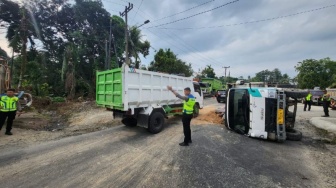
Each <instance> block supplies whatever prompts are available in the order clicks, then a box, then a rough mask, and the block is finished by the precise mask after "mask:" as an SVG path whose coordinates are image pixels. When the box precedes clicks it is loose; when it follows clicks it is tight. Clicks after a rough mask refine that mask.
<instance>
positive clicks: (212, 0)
mask: <svg viewBox="0 0 336 188" xmlns="http://www.w3.org/2000/svg"><path fill="white" fill-rule="evenodd" d="M214 1H215V0H211V1H207V2H204V3H202V4H199V5H196V6H194V7H191V8H188V9H186V10H184V11H181V12H178V13H175V14H172V15H170V16H165V17H162V18H159V19H156V20H153V21H152V22H156V21H159V20H164V19H166V18H170V17H173V16H176V15H179V14H182V13H185V12H188V11H190V10H192V9H195V8H198V7H201V6H203V5H206V4H208V3H211V2H214Z"/></svg>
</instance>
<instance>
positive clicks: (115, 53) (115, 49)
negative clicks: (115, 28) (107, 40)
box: [112, 34, 121, 67]
mask: <svg viewBox="0 0 336 188" xmlns="http://www.w3.org/2000/svg"><path fill="white" fill-rule="evenodd" d="M112 41H113V48H114V55H115V59H116V60H115V61H116V64H117V65H118V67H121V65H119V61H118V56H117V48H116V45H115V40H114V35H113V34H112Z"/></svg>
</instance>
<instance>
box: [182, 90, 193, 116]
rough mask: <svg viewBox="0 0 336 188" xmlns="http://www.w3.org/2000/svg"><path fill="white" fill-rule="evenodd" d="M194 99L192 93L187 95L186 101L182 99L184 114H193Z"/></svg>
mask: <svg viewBox="0 0 336 188" xmlns="http://www.w3.org/2000/svg"><path fill="white" fill-rule="evenodd" d="M195 103H196V100H195V97H194V96H193V95H192V94H189V95H188V101H185V100H184V101H183V113H185V114H193V113H194V106H195Z"/></svg>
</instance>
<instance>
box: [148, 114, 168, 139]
mask: <svg viewBox="0 0 336 188" xmlns="http://www.w3.org/2000/svg"><path fill="white" fill-rule="evenodd" d="M163 125H164V116H163V114H162V113H161V112H153V114H152V115H151V116H150V118H149V122H148V130H149V132H151V133H153V134H156V133H159V132H161V131H162V129H163Z"/></svg>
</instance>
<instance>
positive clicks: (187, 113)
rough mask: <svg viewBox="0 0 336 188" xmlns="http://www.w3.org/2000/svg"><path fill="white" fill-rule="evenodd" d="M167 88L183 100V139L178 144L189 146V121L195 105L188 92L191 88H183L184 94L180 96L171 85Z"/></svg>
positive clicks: (192, 97) (193, 98)
mask: <svg viewBox="0 0 336 188" xmlns="http://www.w3.org/2000/svg"><path fill="white" fill-rule="evenodd" d="M167 89H168V90H169V91H171V92H173V93H174V94H175V96H176V97H177V98H180V99H182V100H183V116H182V123H183V133H184V141H183V142H182V143H180V144H179V145H180V146H189V144H190V143H192V141H191V129H190V121H191V119H192V118H193V114H194V106H195V103H196V102H195V97H194V96H193V95H192V94H190V92H191V90H190V88H189V87H186V88H184V95H185V96H182V95H180V94H178V93H177V92H176V91H175V90H173V88H172V86H167Z"/></svg>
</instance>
